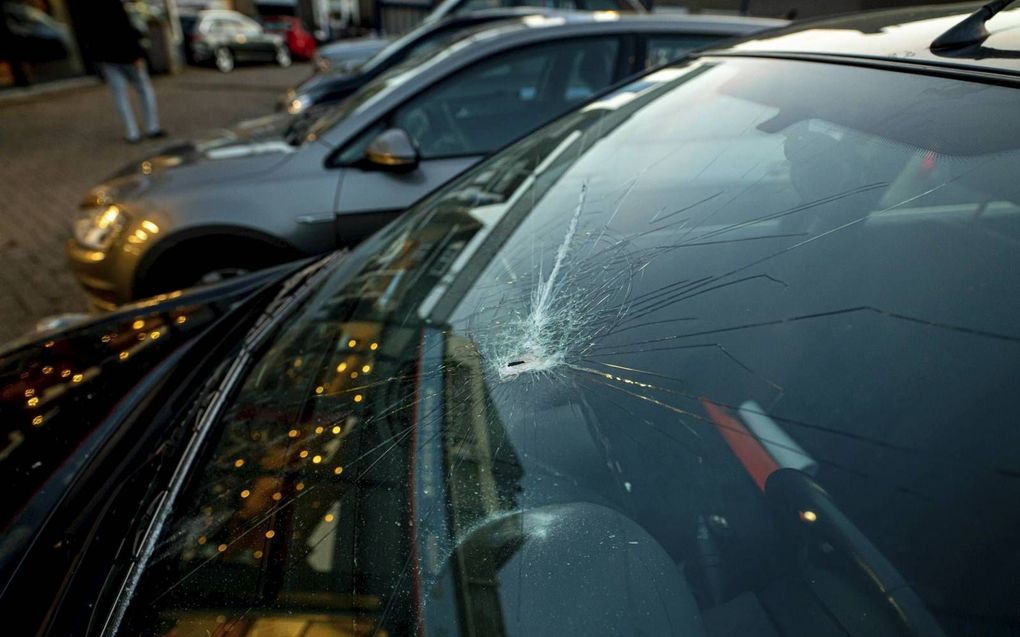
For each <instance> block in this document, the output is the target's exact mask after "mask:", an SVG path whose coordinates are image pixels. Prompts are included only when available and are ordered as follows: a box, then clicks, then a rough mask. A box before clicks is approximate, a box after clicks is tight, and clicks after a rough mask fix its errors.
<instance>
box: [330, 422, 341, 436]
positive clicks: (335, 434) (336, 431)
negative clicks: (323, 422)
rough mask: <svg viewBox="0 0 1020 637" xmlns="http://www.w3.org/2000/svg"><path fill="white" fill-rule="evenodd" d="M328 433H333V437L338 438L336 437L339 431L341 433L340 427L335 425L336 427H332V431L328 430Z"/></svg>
mask: <svg viewBox="0 0 1020 637" xmlns="http://www.w3.org/2000/svg"><path fill="white" fill-rule="evenodd" d="M330 431H332V432H333V435H334V436H338V435H340V431H341V429H340V425H336V426H334V427H333V428H332V429H330Z"/></svg>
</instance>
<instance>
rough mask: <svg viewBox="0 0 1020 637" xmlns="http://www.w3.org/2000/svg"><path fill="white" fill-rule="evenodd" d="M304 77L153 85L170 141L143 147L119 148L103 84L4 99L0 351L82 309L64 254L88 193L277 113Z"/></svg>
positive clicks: (162, 80) (301, 73)
mask: <svg viewBox="0 0 1020 637" xmlns="http://www.w3.org/2000/svg"><path fill="white" fill-rule="evenodd" d="M308 73H310V69H309V66H308V65H307V64H302V65H294V66H293V67H291V68H288V69H281V68H277V67H247V68H238V69H237V70H235V71H234V72H233V73H230V74H227V75H224V74H221V73H219V72H217V71H214V70H207V69H195V68H189V69H188V70H186V71H185V72H184V73H182V74H180V75H177V76H173V77H170V76H166V77H157V78H154V84H155V87H156V96H157V99H158V102H159V110H160V119H161V123H162V124H163V127H164V128H165V129H166V130H167V131H168V132H169V133H170V137H171V139H170V140H159V141H154V142H145V143H143V144H140V145H138V146H132V145H129V144H127V143H125V142H124V141H122V135H123V133H122V130H121V123H120V119H119V118H118V117H117V113H116V111H115V110H114V106H113V100H112V97H111V96H110V94H109V91H108V90H107V89H106V87H105V86H103V85H101V84H96V85H95V86H88V87H84V88H77V89H71V90H66V91H62V92H59V93H51V94H43V95H39V96H36V97H27V98H19V99H17V100H4V101H0V258H2V266H0V343H3V342H5V341H7V340H8V339H11V338H14V337H16V336H19V335H20V334H22V333H24V332H25V331H26V330H29V329H31V328H32V326H33V325H34V324H35V321H36V320H38V319H40V318H42V317H44V316H49V315H53V314H59V313H63V312H79V311H84V310H85V298H84V296H83V294H82V293H81V291H80V290H79V289H78V286H77V284H75V282H74V280H73V278H72V277H71V275H70V273H69V272H68V271H67V268H66V267H65V265H64V251H63V246H64V242H65V241H66V239H67V238H68V237H69V236H70V228H71V222H72V220H73V219H74V218H75V217H76V215H77V204H78V202H79V201H80V200H81V198H82V196H83V195H84V194H85V192H86V191H87V190H88V189H89V188H90V187H92V186H93V185H95V184H96V183H98V182H99V181H101V180H102V179H104V178H105V177H107V176H109V175H110V174H111V173H113V172H114V171H115V170H117V169H119V168H120V167H122V166H123V165H125V164H126V163H128V162H130V161H133V160H136V159H137V158H138V157H140V156H142V155H144V154H147V153H151V152H152V151H154V150H157V149H158V148H159V147H161V146H163V145H166V144H168V143H171V142H172V141H173V140H175V139H180V138H182V137H188V136H191V135H194V134H195V133H197V132H199V131H201V130H204V129H208V128H214V127H218V126H226V125H229V124H232V123H234V122H236V121H238V120H241V119H246V118H249V117H258V116H260V115H265V114H267V113H269V112H271V111H272V108H273V104H274V102H275V100H276V99H277V97H278V96H279V94H280V92H281V91H282V90H283V89H284V88H286V87H287V86H290V85H292V84H294V83H296V82H298V81H300V80H301V79H302V78H304V77H305V76H306V75H307V74H308Z"/></svg>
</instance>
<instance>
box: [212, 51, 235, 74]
mask: <svg viewBox="0 0 1020 637" xmlns="http://www.w3.org/2000/svg"><path fill="white" fill-rule="evenodd" d="M214 60H215V62H216V68H217V69H219V70H220V71H222V72H223V73H229V72H231V71H233V70H234V54H233V53H232V52H231V51H230V49H228V48H227V47H225V46H221V47H220V48H218V49H216V53H214Z"/></svg>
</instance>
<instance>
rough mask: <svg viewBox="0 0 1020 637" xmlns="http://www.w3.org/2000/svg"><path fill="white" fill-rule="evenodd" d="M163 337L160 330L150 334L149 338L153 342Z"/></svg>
mask: <svg viewBox="0 0 1020 637" xmlns="http://www.w3.org/2000/svg"><path fill="white" fill-rule="evenodd" d="M162 335H163V332H160V331H159V330H154V331H152V332H149V338H151V339H152V340H156V339H157V338H159V337H160V336H162Z"/></svg>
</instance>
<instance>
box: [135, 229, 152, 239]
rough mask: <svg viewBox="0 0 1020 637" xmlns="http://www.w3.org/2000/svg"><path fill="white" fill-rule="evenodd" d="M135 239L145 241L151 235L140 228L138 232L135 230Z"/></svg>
mask: <svg viewBox="0 0 1020 637" xmlns="http://www.w3.org/2000/svg"><path fill="white" fill-rule="evenodd" d="M135 238H136V239H138V240H139V241H145V240H146V239H148V238H149V233H148V232H146V231H144V230H142V229H141V228H138V229H137V230H135Z"/></svg>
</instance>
